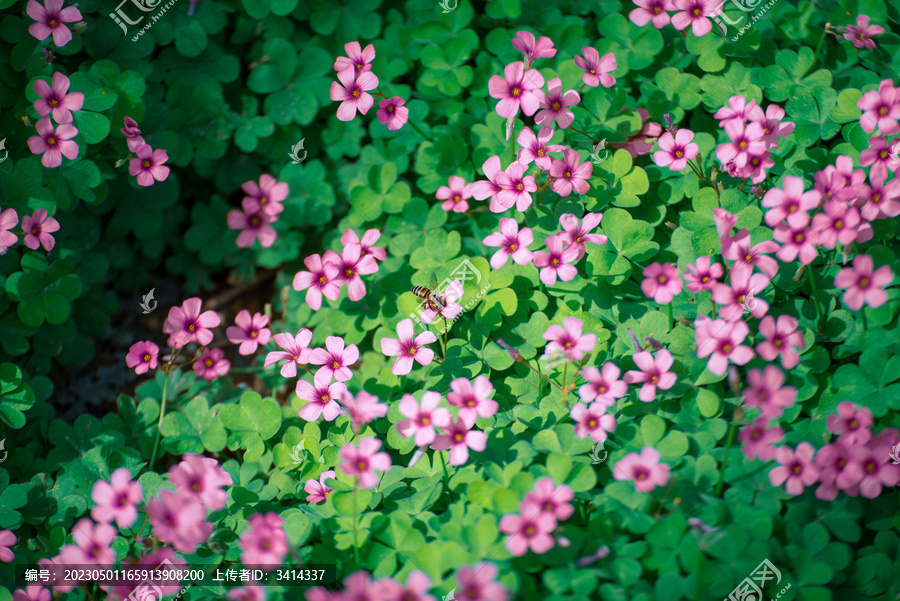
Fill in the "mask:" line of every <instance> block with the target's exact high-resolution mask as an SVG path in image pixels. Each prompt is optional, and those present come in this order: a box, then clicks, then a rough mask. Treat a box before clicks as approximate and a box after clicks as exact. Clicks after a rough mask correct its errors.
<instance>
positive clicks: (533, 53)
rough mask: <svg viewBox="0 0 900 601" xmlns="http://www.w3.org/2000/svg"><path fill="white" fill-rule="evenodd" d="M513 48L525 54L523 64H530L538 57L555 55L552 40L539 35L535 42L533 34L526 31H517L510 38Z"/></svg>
mask: <svg viewBox="0 0 900 601" xmlns="http://www.w3.org/2000/svg"><path fill="white" fill-rule="evenodd" d="M512 45H513V48H515V49H516V50H518V51H519V52H521V53H522V54H524V55H525V64H527V65H530V64H532V63H533V62H534V61H535V60H537V59H539V58H553V57H554V56H556V48H554V47H553V40H551V39H550V38H548V37H544V36H541V37H539V38H538V40H537V42H535V41H534V34H532V33H530V32H528V31H519V32H517V33H516V37H514V38H513V40H512Z"/></svg>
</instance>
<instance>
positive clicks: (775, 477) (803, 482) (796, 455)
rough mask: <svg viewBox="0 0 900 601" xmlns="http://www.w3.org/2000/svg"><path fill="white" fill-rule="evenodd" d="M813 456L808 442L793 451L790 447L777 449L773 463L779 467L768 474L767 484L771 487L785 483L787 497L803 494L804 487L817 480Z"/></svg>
mask: <svg viewBox="0 0 900 601" xmlns="http://www.w3.org/2000/svg"><path fill="white" fill-rule="evenodd" d="M814 454H815V449H813V447H812V445H810V444H809V443H808V442H801V443H800V444H798V445H797V449H796V450H794V451H792V450H791V449H790V447H778V448H777V449H775V461H777V462H778V463H780V464H781V465H779V466H778V467H776V468H775V469H773V470H772V471H770V472H769V482H771V483H772V486H781V485H782V484H784V483H785V482H787V485H786V486H785V490H786V491H787V493H788V494H789V495H799V494H801V493H803V489H804V487H806V486H812V485H813V483H815V481H816V480H817V479H818V478H819V470H818V469H816V466H815V464H814V463H813V455H814Z"/></svg>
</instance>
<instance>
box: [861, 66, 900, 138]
mask: <svg viewBox="0 0 900 601" xmlns="http://www.w3.org/2000/svg"><path fill="white" fill-rule="evenodd" d="M898 100H900V99H898V95H897V88H895V87H894V86H893V85H892V83H891V80H890V79H884V80H882V81H881V83H880V84H878V90H877V91H876V90H871V91H869V92H866V93H865V94H863V95H862V98H860V99H859V102H857V103H856V108H858V109H860V110H862V111H865V112H864V113H863V114H862V116H861V117H860V118H859V124H860V126H861V127H862V128H863V131H864V132H866V133H867V134H871V133H872V132H874V131H875V130H876V129H877V130H878V132H879V133H880V134H881V135H883V136H892V135H894V134H896V133H898V132H900V125H897V119H900V102H898Z"/></svg>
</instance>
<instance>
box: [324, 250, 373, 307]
mask: <svg viewBox="0 0 900 601" xmlns="http://www.w3.org/2000/svg"><path fill="white" fill-rule="evenodd" d="M322 260H323V261H324V262H326V263H331V264H332V265H334V266H335V267H336V268H337V278H336V279H335V281H334V283H335V284H337V285H338V286H343V285H344V284H347V294H348V296H349V297H350V300H352V301H358V300H360V299H362V298H363V297H364V296H365V295H366V284H365V283H364V282H363V281H362V278H361V277H360V276H363V275H369V274H372V273H375V272H376V271H378V263H376V262H375V257H372V256H368V255H366V256H363V254H362V246H361V245H360V244H357V243H356V242H351V243H350V244H348V245H346V246H345V247H344V250H342V251H341V254H340V255H339V254H337V253H336V252H334V251H333V250H326V251H325V254H324V255H323V256H322Z"/></svg>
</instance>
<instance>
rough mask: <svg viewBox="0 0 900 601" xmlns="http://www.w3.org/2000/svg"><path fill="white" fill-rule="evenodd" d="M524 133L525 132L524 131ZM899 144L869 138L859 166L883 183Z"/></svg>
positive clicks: (861, 154) (877, 138)
mask: <svg viewBox="0 0 900 601" xmlns="http://www.w3.org/2000/svg"><path fill="white" fill-rule="evenodd" d="M523 131H524V130H523ZM896 144H897V142H892V143H891V145H890V146H889V145H888V143H887V140H885V139H884V138H882V137H873V138H869V148H867V149H866V150H863V151H862V152H861V153H860V155H859V166H860V167H869V166H870V165H871V167H869V178H870V179H872V178H875V177H880V178H881V179H882V181H883V180H884V178H885V177H886V176H887V172H888V169H891V170H892V171H893V170H894V168H895V167H896V162H895V161H894V157H893V156H891V152H892V147H893V148H897V146H896Z"/></svg>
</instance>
